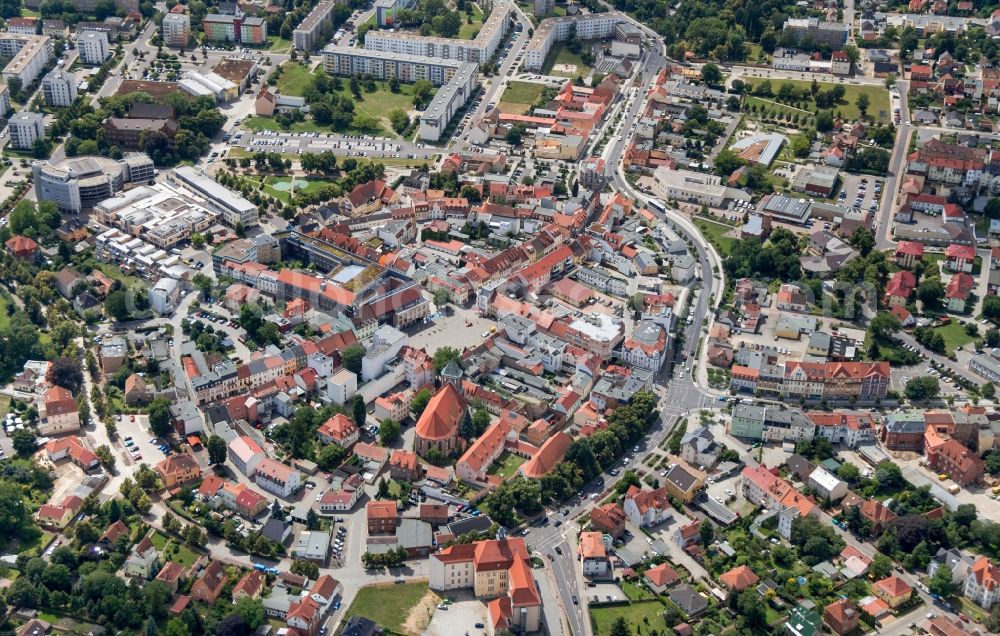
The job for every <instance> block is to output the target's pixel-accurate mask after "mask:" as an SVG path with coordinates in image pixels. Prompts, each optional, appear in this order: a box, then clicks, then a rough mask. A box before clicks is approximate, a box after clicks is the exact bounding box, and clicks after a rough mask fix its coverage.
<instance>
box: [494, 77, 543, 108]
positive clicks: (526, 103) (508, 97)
mask: <svg viewBox="0 0 1000 636" xmlns="http://www.w3.org/2000/svg"><path fill="white" fill-rule="evenodd" d="M544 90H545V86H543V85H542V84H535V83H533V82H510V83H509V84H507V87H506V88H505V89H504V91H503V95H501V96H500V110H501V111H502V112H504V113H514V114H517V115H523V114H525V113H527V112H528V111H529V110H530V109H531V107H532V105H533V104H534V103H535V102H536V101H537V100H538V98H539V97H540V96H541V94H542V92H543V91H544Z"/></svg>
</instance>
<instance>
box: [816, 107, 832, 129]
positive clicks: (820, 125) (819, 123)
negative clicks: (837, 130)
mask: <svg viewBox="0 0 1000 636" xmlns="http://www.w3.org/2000/svg"><path fill="white" fill-rule="evenodd" d="M816 130H818V131H819V132H830V131H831V130H833V115H832V114H831V113H830V111H828V110H821V111H819V113H817V114H816Z"/></svg>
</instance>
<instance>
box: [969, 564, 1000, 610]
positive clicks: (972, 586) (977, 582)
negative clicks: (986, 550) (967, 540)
mask: <svg viewBox="0 0 1000 636" xmlns="http://www.w3.org/2000/svg"><path fill="white" fill-rule="evenodd" d="M962 596H964V597H965V598H967V599H970V600H972V601H973V602H975V603H976V604H978V605H979V606H980V607H985V608H986V609H990V608H991V607H993V604H994V603H996V602H997V600H1000V568H998V567H997V566H995V565H993V563H992V562H991V561H990V559H989V557H985V556H983V557H979V560H978V561H976V562H975V564H973V566H972V569H970V570H969V573H968V574H967V575H966V576H965V583H964V585H963V586H962Z"/></svg>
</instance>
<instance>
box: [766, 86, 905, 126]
mask: <svg viewBox="0 0 1000 636" xmlns="http://www.w3.org/2000/svg"><path fill="white" fill-rule="evenodd" d="M760 81H763V80H758V81H755V82H747V83H748V84H749V85H751V86H755V85H756V84H758V83H759V82H760ZM785 83H788V84H791V85H793V86H795V88H798V89H808V88H809V87H810V86H812V82H811V81H809V80H771V90H772V92H773V93H774V94H775V95H777V94H778V91H779V90H780V89H781V85H782V84H785ZM834 86H835V85H834V84H830V83H826V82H820V83H819V89H820V90H821V91H827V90H830V89H831V88H833V87H834ZM840 86H843V87H844V99H843V100H841V102H840V103H839V104H837V105H836V106H835V107H834V108H833V109H832V110H833V113H834V115H836V113H837V112H840V113H842V114H843V115H844V117H846V118H847V119H852V120H853V119H858V118H859V117H861V113H860V112H859V111H858V107H857V105H856V104H855V102H857V100H858V95H860V94H861V93H866V94H867V95H868V116H869V117H876V118H879V119H881V120H882V121H886V122H887V121H889V118H890V115H891V113H890V112H889V91H888V90H886V88H885V87H884V86H869V85H865V86H858V85H855V84H840ZM772 110H773V107H772ZM793 112H798V110H797V109H796V110H795V111H793Z"/></svg>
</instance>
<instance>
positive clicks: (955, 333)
mask: <svg viewBox="0 0 1000 636" xmlns="http://www.w3.org/2000/svg"><path fill="white" fill-rule="evenodd" d="M934 331H936V332H938V333H940V334H941V337H943V338H944V346H945V349H946V350H947V351H948V353H949V354H951V353H954V352H955V349H956V348H957V347H964V346H965V345H967V344H969V343H971V342H975V340H976V338H975V337H974V336H970V335H969V334H967V333H965V327H963V326H962V325H960V324H958V321H957V320H952V321H951V322H950V323H949V324H947V325H945V326H943V327H934Z"/></svg>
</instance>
